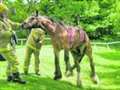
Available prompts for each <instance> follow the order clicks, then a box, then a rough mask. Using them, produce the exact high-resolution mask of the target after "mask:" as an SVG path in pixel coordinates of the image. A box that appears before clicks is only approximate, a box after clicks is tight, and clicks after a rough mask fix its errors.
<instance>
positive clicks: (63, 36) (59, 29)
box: [22, 14, 98, 87]
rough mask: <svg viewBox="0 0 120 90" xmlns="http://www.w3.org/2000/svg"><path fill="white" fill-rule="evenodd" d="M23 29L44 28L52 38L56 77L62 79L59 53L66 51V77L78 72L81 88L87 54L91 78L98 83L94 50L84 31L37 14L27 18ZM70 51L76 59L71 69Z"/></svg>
mask: <svg viewBox="0 0 120 90" xmlns="http://www.w3.org/2000/svg"><path fill="white" fill-rule="evenodd" d="M22 27H23V28H42V29H43V30H45V31H46V32H47V33H48V34H49V35H50V37H51V40H52V45H53V48H54V56H55V77H54V79H55V80H57V79H60V78H61V77H62V74H61V70H60V65H59V52H60V51H61V50H62V49H64V61H65V64H66V75H68V76H69V75H70V74H72V70H73V69H74V68H76V70H77V86H79V87H80V86H81V79H80V64H79V63H80V62H81V60H82V58H83V56H84V55H85V54H86V55H87V56H88V58H89V62H90V67H91V78H92V81H93V82H94V83H98V78H97V75H96V72H95V66H94V63H93V56H92V48H91V44H90V40H89V38H88V36H87V34H86V32H85V31H83V29H81V28H78V27H73V26H67V25H64V24H62V23H58V22H55V21H53V20H51V19H50V18H48V17H46V16H40V15H38V14H36V15H35V16H31V17H29V18H27V19H26V20H25V21H24V22H23V24H22ZM69 51H70V52H71V54H72V56H73V58H74V65H73V66H72V67H71V66H70V62H69Z"/></svg>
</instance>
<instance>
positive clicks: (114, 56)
mask: <svg viewBox="0 0 120 90" xmlns="http://www.w3.org/2000/svg"><path fill="white" fill-rule="evenodd" d="M96 54H97V55H99V56H101V57H103V58H105V59H109V60H120V52H103V53H96Z"/></svg>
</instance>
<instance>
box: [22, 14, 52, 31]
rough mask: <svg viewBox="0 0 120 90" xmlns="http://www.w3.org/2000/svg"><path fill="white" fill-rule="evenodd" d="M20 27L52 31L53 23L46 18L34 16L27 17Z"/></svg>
mask: <svg viewBox="0 0 120 90" xmlns="http://www.w3.org/2000/svg"><path fill="white" fill-rule="evenodd" d="M22 27H23V28H26V29H31V28H42V29H43V30H48V29H49V30H53V29H54V22H53V20H51V19H49V18H48V17H46V16H41V15H38V13H36V15H33V16H30V17H28V18H27V19H26V20H25V21H24V22H23V23H22Z"/></svg>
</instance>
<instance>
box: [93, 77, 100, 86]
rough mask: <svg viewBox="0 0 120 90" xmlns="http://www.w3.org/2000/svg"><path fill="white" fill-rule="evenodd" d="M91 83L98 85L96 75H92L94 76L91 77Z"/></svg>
mask: <svg viewBox="0 0 120 90" xmlns="http://www.w3.org/2000/svg"><path fill="white" fill-rule="evenodd" d="M92 81H93V83H95V84H98V83H99V78H98V76H97V75H94V76H93V77H92Z"/></svg>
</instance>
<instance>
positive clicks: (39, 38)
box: [24, 28, 45, 75]
mask: <svg viewBox="0 0 120 90" xmlns="http://www.w3.org/2000/svg"><path fill="white" fill-rule="evenodd" d="M44 36H45V33H44V31H43V30H41V29H40V28H34V29H32V30H31V32H30V35H29V36H28V40H27V43H26V49H25V61H24V73H25V74H28V69H29V65H30V59H31V56H32V54H33V55H34V58H35V74H36V75H40V74H39V63H40V59H39V54H40V49H41V46H42V43H43V41H44Z"/></svg>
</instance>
